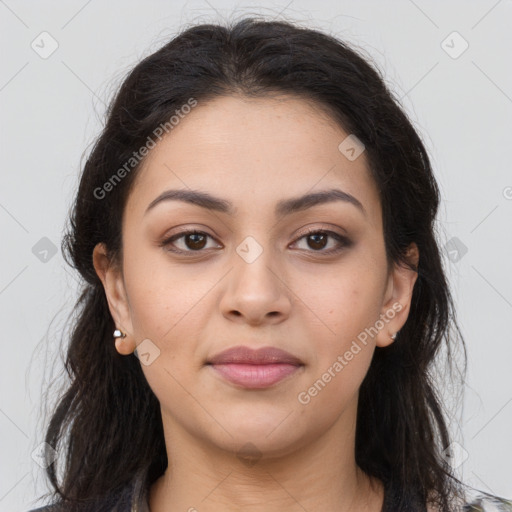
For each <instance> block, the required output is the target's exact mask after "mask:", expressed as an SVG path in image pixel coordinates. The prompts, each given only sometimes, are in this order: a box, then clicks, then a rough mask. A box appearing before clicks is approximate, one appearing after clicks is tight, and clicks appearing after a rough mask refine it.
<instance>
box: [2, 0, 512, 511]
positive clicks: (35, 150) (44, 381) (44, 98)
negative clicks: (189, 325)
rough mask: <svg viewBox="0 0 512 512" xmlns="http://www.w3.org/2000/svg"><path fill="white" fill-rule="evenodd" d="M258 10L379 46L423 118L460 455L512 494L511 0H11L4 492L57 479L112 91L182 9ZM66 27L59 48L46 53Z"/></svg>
mask: <svg viewBox="0 0 512 512" xmlns="http://www.w3.org/2000/svg"><path fill="white" fill-rule="evenodd" d="M233 13H234V14H233ZM251 13H252V14H254V13H263V14H265V15H267V16H269V17H276V18H279V17H280V16H285V17H286V18H287V19H291V20H294V21H297V22H299V23H303V24H304V25H306V26H310V27H313V28H319V29H323V30H326V31H328V32H330V33H331V34H333V35H337V36H339V37H340V38H343V39H345V40H346V41H348V42H350V43H353V44H354V45H356V46H358V47H360V48H362V49H363V50H365V51H366V52H367V54H368V56H369V57H371V58H372V59H373V60H374V62H375V63H376V64H377V65H378V66H379V67H380V68H381V69H383V70H384V72H385V75H386V79H387V81H388V83H389V84H390V85H391V87H392V88H393V89H394V90H395V91H396V92H397V94H398V96H399V97H400V98H401V99H402V103H403V106H404V108H405V109H406V111H407V112H408V113H409V115H410V116H411V118H412V120H413V122H414V123H415V126H416V127H417V129H418V130H419V132H420V134H421V135H422V137H423V139H424V141H425V143H426V145H427V148H428V150H429V151H430V154H431V157H432V163H433V166H434V168H435V172H436V175H437V178H438V180H439V184H440V186H441V191H442V197H443V204H442V208H441V212H440V216H439V236H440V239H441V241H442V243H443V245H444V244H446V243H447V242H448V241H450V240H451V242H449V245H448V248H449V251H448V250H447V251H446V252H445V263H446V268H447V272H448V275H449V278H450V282H451V285H452V290H453V293H454V296H455V299H456V303H457V307H458V315H459V320H460V324H461V327H462V332H463V334H464V336H465V338H466V341H467V344H468V351H469V368H468V381H467V382H468V384H467V389H466V393H465V399H464V402H462V401H461V400H459V399H458V398H457V396H456V395H454V392H453V390H452V389H450V388H449V387H448V388H445V389H444V392H445V395H446V398H447V401H448V404H450V403H453V402H456V403H457V404H458V405H460V406H461V407H460V408H459V410H458V411H457V412H456V413H455V414H453V415H451V416H450V423H451V428H452V432H453V435H454V438H455V440H457V442H458V443H459V444H460V447H459V446H458V445H457V446H458V451H457V450H455V451H454V453H455V462H454V464H455V465H456V466H458V471H459V474H460V475H461V476H462V477H463V478H464V480H465V481H466V482H468V483H470V484H471V485H473V486H475V487H477V488H479V489H482V490H484V491H487V492H492V493H495V494H499V495H504V496H507V497H512V469H511V468H512V435H511V432H512V429H511V426H512V377H511V372H510V361H511V359H512V343H511V342H512V336H511V334H510V325H509V324H510V319H511V318H512V315H511V313H512V282H511V281H512V279H511V272H510V262H511V261H512V237H511V234H512V230H511V224H512V223H511V220H512V173H511V171H510V159H509V151H510V145H511V144H510V143H511V141H510V134H511V133H512V130H511V124H512V73H511V72H510V52H511V50H512V31H511V30H510V26H511V22H512V3H511V2H510V1H505V0H502V1H496V0H489V1H488V0H485V1H484V0H482V1H478V2H476V1H452V2H441V1H436V2H434V1H431V2H427V1H425V0H416V1H412V0H400V1H394V2H377V1H371V2H370V1H366V2H356V1H340V0H332V1H323V2H318V1H316V2H313V1H311V0H292V1H290V0H284V1H281V0H280V1H276V2H268V1H267V2H265V1H260V2H257V3H247V2H245V3H236V2H231V1H227V0H210V1H205V0H202V1H199V0H198V1H191V2H187V3H179V2H177V3H173V4H172V3H171V2H163V1H155V0H153V1H150V2H134V1H122V2H121V1H112V2H110V3H108V4H106V3H105V2H100V1H99V0H92V1H88V2H87V1H83V0H80V1H75V0H73V1H67V2H61V3H58V2H51V1H45V2H40V3H32V2H20V1H15V0H5V1H1V0H0V34H1V36H0V37H1V43H2V44H1V48H2V66H1V70H0V109H1V139H0V140H1V155H2V160H1V171H0V172H1V178H0V180H1V182H0V226H1V249H0V251H1V252H0V268H1V270H0V315H1V316H0V322H1V324H0V325H1V326H2V329H1V333H2V356H3V357H1V358H0V393H1V396H0V433H1V435H0V460H1V467H0V510H2V511H10V512H13V511H24V510H27V509H28V508H31V507H32V506H34V505H36V502H35V501H34V500H35V498H36V497H37V496H39V495H40V494H41V493H42V492H44V491H45V490H46V489H47V486H46V482H45V479H44V477H43V470H42V469H41V467H40V466H39V465H38V464H37V460H40V459H38V457H37V455H35V456H34V458H33V457H32V456H31V454H32V453H33V452H34V450H35V449H36V447H37V446H38V445H39V443H41V442H42V441H43V437H42V436H43V432H42V427H43V420H44V413H45V411H44V409H43V405H42V399H43V397H42V393H44V392H45V390H46V389H47V388H48V382H49V380H50V379H52V378H53V377H55V376H58V375H59V372H60V370H61V367H62V363H61V360H60V358H61V353H60V352H59V343H60V339H61V337H62V330H63V329H65V327H66V315H67V314H68V313H69V311H70V309H71V306H72V304H73V300H74V298H75V297H76V279H75V277H74V276H73V275H72V274H71V272H70V270H69V269H68V267H67V266H66V264H65V263H64V261H63V259H62V255H61V252H60V240H61V236H62V232H63V228H64V223H65V218H66V215H67V212H68V208H69V206H70V204H71V199H72V195H73V191H74V188H75V186H76V184H77V175H78V171H79V168H80V164H81V162H83V157H82V156H83V153H84V151H86V150H87V149H88V148H89V145H90V144H91V142H92V141H93V139H94V136H95V135H96V134H97V133H98V130H99V127H100V121H101V117H102V115H103V112H104V109H105V103H107V102H108V100H109V99H110V98H111V97H112V93H113V92H114V91H115V88H116V87H117V85H118V84H119V81H120V80H121V78H122V77H123V75H124V74H125V73H126V72H127V71H128V70H129V68H130V67H131V66H132V65H133V64H134V63H135V62H137V61H138V60H139V59H140V58H141V57H143V56H145V55H147V54H149V53H151V52H152V51H154V50H156V49H157V48H158V47H160V46H161V45H162V44H163V43H164V42H165V41H166V40H167V39H168V38H170V37H171V36H172V35H173V34H174V33H175V31H176V30H177V29H178V27H180V26H182V25H183V24H189V23H198V22H212V21H221V20H223V19H225V18H232V17H233V16H235V17H242V16H243V15H244V14H251ZM44 31H46V32H48V33H49V34H50V36H51V38H52V39H51V38H50V36H40V34H41V33H42V32H44ZM454 31H456V32H457V33H458V34H459V35H453V34H452V33H453V32H454ZM451 34H452V35H451ZM52 40H55V41H56V44H58V48H57V50H56V51H55V52H54V53H53V54H51V55H49V56H46V55H43V56H45V57H47V58H42V56H41V54H42V53H43V52H45V51H46V52H48V51H49V50H50V49H51V44H55V43H52ZM443 41H445V43H443ZM464 41H467V44H468V45H469V47H468V48H467V49H466V50H465V51H464V52H463V53H461V51H462V50H463V49H464V47H465V43H464ZM32 44H33V45H34V48H33V47H32V46H31V45H32ZM36 50H37V51H36ZM507 62H508V63H509V64H507ZM453 237H456V239H455V241H454V240H453ZM52 248H56V249H57V251H56V254H52ZM45 251H47V252H45ZM466 251H467V252H466ZM52 376H53V377H52ZM57 382H59V381H57ZM60 382H61V381H60ZM53 402H54V400H53ZM462 406H463V407H462ZM37 453H38V452H37V450H36V454H37ZM34 459H35V460H34Z"/></svg>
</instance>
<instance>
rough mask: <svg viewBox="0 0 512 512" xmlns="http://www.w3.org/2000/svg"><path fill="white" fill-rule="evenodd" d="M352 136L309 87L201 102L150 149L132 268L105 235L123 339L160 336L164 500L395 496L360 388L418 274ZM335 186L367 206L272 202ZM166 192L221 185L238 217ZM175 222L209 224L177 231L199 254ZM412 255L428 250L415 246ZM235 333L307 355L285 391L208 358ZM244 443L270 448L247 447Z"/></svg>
mask: <svg viewBox="0 0 512 512" xmlns="http://www.w3.org/2000/svg"><path fill="white" fill-rule="evenodd" d="M347 135H348V133H346V132H344V131H343V130H342V129H341V128H340V127H339V126H338V125H337V124H336V123H334V122H333V121H332V120H330V119H329V118H328V117H327V116H326V115H325V114H324V113H323V112H322V111H321V109H319V108H318V106H316V105H315V104H314V103H312V102H308V101H306V100H304V99H300V98H294V97H286V96H283V97H280V98H277V97H274V98H270V97H269V98H260V99H247V98H242V97H222V98H217V99H215V100H212V101H210V102H207V103H201V102H200V103H199V104H198V106H197V107H195V108H194V109H193V110H192V111H191V112H190V113H189V114H188V115H187V116H186V117H185V118H184V119H182V120H181V121H180V123H179V125H177V126H176V127H175V128H174V129H173V130H172V132H170V133H169V134H168V135H167V136H166V137H164V138H163V139H162V141H161V142H159V143H158V144H157V145H156V147H154V148H153V149H152V150H151V151H150V152H149V154H148V157H147V158H146V160H145V161H144V164H143V167H142V169H141V170H140V173H139V174H138V176H137V179H136V181H135V183H134V187H133V189H132V191H131V194H130V196H129V198H128V202H127V206H126V209H125V212H124V216H123V233H122V235H123V256H122V262H121V265H116V263H115V262H109V260H108V257H107V255H106V251H105V247H104V246H103V245H102V244H99V245H98V246H97V247H96V248H95V251H94V264H95V268H96V271H97V273H98V276H99V277H100V278H101V280H102V282H103V285H104V287H105V292H106V295H107V298H108V303H109V307H110V311H111V314H112V316H113V318H114V320H115V323H116V326H117V327H118V328H119V329H121V330H123V331H124V332H126V333H127V336H126V338H124V339H122V340H117V342H116V348H117V350H118V352H119V353H121V354H131V353H133V351H134V349H135V348H136V345H138V344H139V343H141V342H142V341H143V340H145V339H149V340H151V343H152V344H154V345H151V347H154V346H156V347H158V349H159V350H160V355H159V356H158V357H157V358H156V359H155V360H154V361H153V362H152V363H151V364H150V365H147V366H146V365H142V369H143V371H144V374H145V376H146V378H147V380H148V383H149V385H150V386H151V388H152V390H153V391H154V393H155V395H156V396H157V397H158V399H159V401H160V404H161V411H162V418H163V426H164V432H165V439H166V449H167V455H168V460H169V467H168V469H167V471H166V473H165V474H164V475H163V476H162V477H161V478H160V479H159V480H158V481H157V482H156V483H155V484H154V485H153V486H152V488H151V494H150V507H151V510H152V512H170V511H175V510H183V511H186V510H194V508H192V507H195V509H197V510H198V511H200V512H203V511H223V512H226V511H235V510H244V511H249V512H263V511H265V512H273V511H282V510H287V511H303V510H304V509H305V510H309V511H319V510H323V511H334V510H336V511H345V510H346V511H348V510H360V511H365V510H367V511H379V510H381V507H382V500H383V488H382V485H381V483H380V482H379V481H375V480H371V479H369V478H368V477H367V476H366V475H365V474H364V473H363V472H362V471H361V470H360V469H359V468H358V467H357V465H356V463H355V456H354V446H355V426H356V412H357V401H358V390H359V387H360V385H361V382H362V381H363V378H364V376H365V374H366V372H367V370H368V368H369V365H370V362H371V358H372V355H373V352H374V349H375V347H376V346H379V347H385V346H387V345H389V344H390V343H392V342H393V340H392V339H391V337H390V336H391V334H393V333H395V332H397V331H398V330H400V328H401V327H402V326H403V324H404V323H405V321H406V320H407V315H408V313H409V306H410V300H411V295H412V290H413V286H414V283H415V280H416V277H417V274H416V273H415V272H413V271H411V270H409V269H406V268H403V267H398V266H395V267H389V271H388V262H387V260H386V254H385V247H384V235H383V228H382V213H381V205H380V201H379V197H378V193H377V189H376V186H375V184H374V182H373V180H372V178H371V176H370V173H369V171H368V169H367V161H366V159H365V154H364V152H363V153H362V154H361V156H359V157H358V158H356V159H355V160H354V161H350V160H349V159H347V158H346V156H345V155H344V154H342V153H341V152H340V151H339V150H338V145H339V144H340V143H341V142H342V141H343V140H344V139H345V138H346V137H347ZM331 188H338V189H341V190H343V191H344V192H347V193H349V194H352V195H353V196H355V197H356V198H357V199H358V200H359V201H360V202H361V203H362V205H363V207H364V209H365V212H366V214H363V213H361V211H360V210H358V209H357V208H356V207H355V206H354V205H352V204H350V203H347V202H342V201H334V202H329V203H324V204H321V205H316V206H314V207H311V208H308V209H305V210H303V211H300V212H296V213H293V214H291V215H288V216H286V217H282V218H277V217H275V215H274V206H275V204H276V203H277V202H278V201H280V200H283V199H288V198H292V197H298V196H301V195H303V194H306V193H311V192H317V191H320V190H326V189H331ZM168 189H184V190H188V189H194V190H201V191H203V192H209V193H210V194H212V195H215V196H218V197H221V198H223V199H226V200H229V201H231V202H232V203H233V206H234V207H235V208H236V214H235V215H234V216H230V215H228V214H226V213H220V212H214V211H210V210H208V209H204V208H201V207H199V206H197V205H192V204H187V203H185V202H180V201H163V202H161V203H159V204H158V205H156V206H155V207H154V208H152V209H150V210H149V211H148V212H147V213H146V214H145V210H146V209H147V207H148V205H149V204H150V203H151V202H152V201H153V200H154V199H155V198H156V197H157V196H159V195H160V194H161V193H162V192H163V191H165V190H168ZM178 226H180V228H179V229H181V228H191V229H194V228H195V229H197V230H199V231H201V232H204V233H206V234H208V235H209V237H207V238H206V239H200V240H199V242H198V241H197V240H194V239H193V238H192V239H190V237H188V238H187V237H182V238H181V239H178V240H175V241H174V247H175V248H177V249H182V250H183V251H188V253H187V254H185V255H178V254H176V253H173V252H170V251H169V248H172V247H173V246H172V245H171V243H170V242H169V244H168V245H167V247H162V246H161V245H160V242H162V241H163V240H165V239H166V238H169V236H171V235H173V234H177V233H178V232H179V229H177V228H178ZM310 228H311V229H313V228H314V229H315V230H321V229H324V230H325V229H327V230H330V231H334V232H335V233H338V234H340V235H342V236H346V237H348V239H349V240H351V241H352V244H350V245H348V246H345V247H342V248H341V250H340V251H339V252H337V253H335V254H331V255H326V254H325V252H327V251H329V249H331V248H333V249H335V248H337V247H339V243H338V242H337V241H336V239H335V238H332V237H329V238H328V239H327V240H315V239H314V237H313V238H312V237H311V236H309V237H308V236H306V235H307V231H306V230H307V229H310ZM248 236H251V237H253V239H254V240H255V241H256V242H257V244H259V246H260V247H261V249H262V253H261V254H260V255H259V256H258V257H257V258H256V259H255V260H254V261H252V262H251V263H248V262H247V261H246V260H245V259H244V258H242V257H241V256H240V255H239V253H238V252H237V250H236V249H237V247H239V246H240V244H241V243H242V242H243V241H244V239H245V238H246V237H248ZM195 247H199V248H200V250H201V251H202V252H197V250H196V251H195V252H194V248H195ZM409 256H410V261H411V262H412V263H413V264H417V262H418V257H419V254H418V251H417V247H416V246H415V245H414V244H413V246H411V248H410V253H409ZM393 304H395V307H396V305H397V304H399V307H401V309H400V311H398V312H397V311H394V312H395V314H394V315H393V317H392V318H391V319H388V322H386V323H385V325H384V327H383V328H382V329H380V330H379V331H378V334H377V335H376V336H374V337H371V336H370V337H369V338H368V342H367V345H366V346H365V345H363V344H361V343H359V345H360V346H361V350H360V351H359V352H358V353H357V355H355V356H354V357H353V359H352V360H351V361H349V362H348V364H347V365H346V366H344V367H343V369H342V370H341V371H339V372H337V373H335V377H332V378H331V380H330V382H328V383H327V384H326V385H325V387H324V388H323V389H322V390H321V391H320V392H318V393H317V395H316V396H314V397H312V398H311V400H310V401H309V403H307V404H303V403H301V402H300V401H299V400H298V398H297V397H298V395H299V393H301V392H304V391H307V390H308V389H309V388H311V386H312V385H313V384H314V383H315V381H317V380H318V379H319V378H321V377H322V374H324V373H325V372H326V371H327V369H328V368H329V367H332V366H333V364H334V363H335V361H337V358H338V356H343V354H345V353H346V352H347V350H349V349H350V347H351V345H352V343H353V341H354V340H356V339H357V336H358V334H360V333H361V332H362V331H364V329H365V328H368V327H370V326H374V325H375V323H376V321H377V320H379V318H382V317H380V315H385V314H386V312H389V311H390V310H392V309H393ZM388 316H390V315H389V314H388ZM386 318H388V317H386ZM146 343H147V342H146ZM236 345H247V346H249V347H251V348H259V347H263V346H275V347H278V348H281V349H284V350H286V351H288V352H290V353H292V354H293V355H295V356H297V357H298V358H300V359H301V360H302V362H303V363H304V366H303V367H302V368H301V369H300V370H299V371H298V372H297V373H295V374H294V375H292V376H290V377H288V378H286V379H285V380H283V381H281V382H279V383H277V384H275V385H274V386H272V387H270V388H266V389H262V390H247V389H242V388H239V387H236V386H234V385H233V384H230V383H229V382H227V381H225V380H223V379H222V378H220V377H219V376H218V375H217V374H216V373H215V372H214V371H213V370H212V368H211V367H209V366H206V365H205V362H206V360H207V359H208V358H209V357H211V356H213V355H214V354H217V353H218V352H220V351H222V350H224V349H226V348H229V347H233V346H236ZM247 443H251V446H253V447H255V448H253V449H254V450H255V451H256V453H257V455H256V460H253V461H244V460H241V459H242V457H241V456H240V457H238V456H237V453H238V455H240V453H244V454H245V453H246V452H247V450H248V448H247ZM244 446H245V448H243V447H244Z"/></svg>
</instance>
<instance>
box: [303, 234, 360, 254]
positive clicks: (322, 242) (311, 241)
mask: <svg viewBox="0 0 512 512" xmlns="http://www.w3.org/2000/svg"><path fill="white" fill-rule="evenodd" d="M329 238H331V239H334V240H335V241H336V242H337V244H334V248H330V249H328V250H323V249H325V247H326V246H327V245H328V242H327V241H328V239H329ZM302 239H305V240H306V243H307V245H308V246H309V247H310V248H312V249H313V252H323V253H325V254H331V253H334V252H338V251H340V250H341V249H343V248H344V247H347V246H349V245H350V241H349V240H348V239H347V238H346V237H344V236H342V235H340V234H338V233H335V232H334V231H323V230H317V231H309V232H308V233H306V234H305V235H302V236H301V237H300V238H298V240H297V241H300V240H302ZM295 243H297V242H295ZM336 245H337V247H336ZM306 250H307V249H306Z"/></svg>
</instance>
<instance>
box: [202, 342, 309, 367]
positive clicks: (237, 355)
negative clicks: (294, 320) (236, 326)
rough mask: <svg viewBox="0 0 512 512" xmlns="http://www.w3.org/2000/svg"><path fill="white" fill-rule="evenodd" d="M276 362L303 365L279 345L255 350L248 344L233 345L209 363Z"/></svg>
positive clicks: (208, 362)
mask: <svg viewBox="0 0 512 512" xmlns="http://www.w3.org/2000/svg"><path fill="white" fill-rule="evenodd" d="M229 363H232V364H237V363H238V364H276V363H283V364H284V363H286V364H293V365H295V366H301V365H302V364H303V363H302V361H301V360H300V359H299V358H298V357H295V356H294V355H292V354H290V353H289V352H286V351H285V350H282V349H280V348H277V347H262V348H259V349H257V350H254V349H252V348H250V347H246V346H241V345H240V346H237V347H231V348H228V349H226V350H223V351H222V352H219V353H218V354H216V355H215V356H213V357H212V358H211V359H209V360H208V361H207V364H229Z"/></svg>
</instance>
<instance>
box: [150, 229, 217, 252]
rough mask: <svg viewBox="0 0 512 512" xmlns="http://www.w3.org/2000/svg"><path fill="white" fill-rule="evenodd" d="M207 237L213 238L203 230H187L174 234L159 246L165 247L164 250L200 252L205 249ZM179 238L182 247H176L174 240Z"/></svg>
mask: <svg viewBox="0 0 512 512" xmlns="http://www.w3.org/2000/svg"><path fill="white" fill-rule="evenodd" d="M208 238H211V239H212V240H213V237H212V236H210V235H209V234H208V233H205V232H204V231H198V230H195V229H194V230H188V231H182V232H180V233H177V234H174V235H172V236H170V237H168V238H166V239H165V240H163V241H162V242H161V244H160V246H161V247H165V248H166V250H168V251H171V252H176V253H182V254H183V253H191V252H202V251H203V249H205V246H206V244H207V241H208ZM182 239H183V240H182ZM178 240H180V241H181V244H182V247H181V248H180V247H178V248H176V243H175V242H176V241H178Z"/></svg>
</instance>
